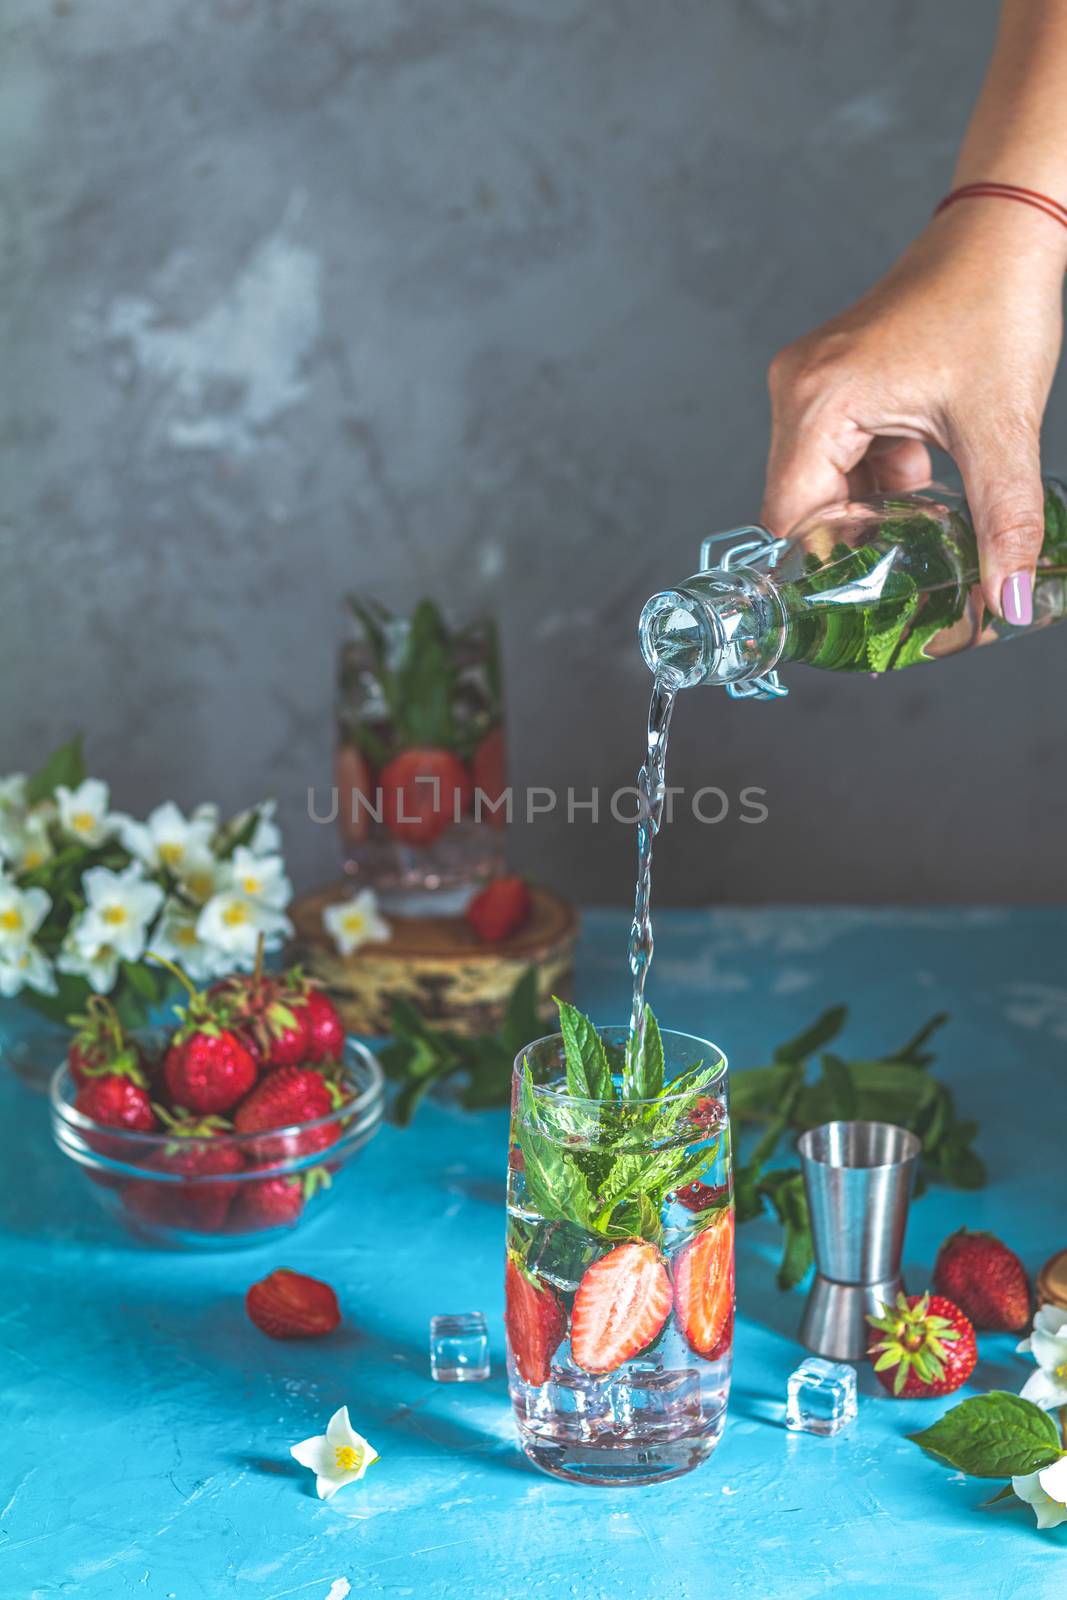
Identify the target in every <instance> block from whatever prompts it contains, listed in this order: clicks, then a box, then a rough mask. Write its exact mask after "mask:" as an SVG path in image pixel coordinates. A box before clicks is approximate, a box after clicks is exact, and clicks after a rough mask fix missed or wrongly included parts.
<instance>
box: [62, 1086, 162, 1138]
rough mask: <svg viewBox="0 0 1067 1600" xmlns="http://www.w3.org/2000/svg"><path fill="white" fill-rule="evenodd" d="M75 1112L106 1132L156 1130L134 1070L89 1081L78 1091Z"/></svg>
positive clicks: (144, 1131) (156, 1122)
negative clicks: (127, 1129)
mask: <svg viewBox="0 0 1067 1600" xmlns="http://www.w3.org/2000/svg"><path fill="white" fill-rule="evenodd" d="M74 1109H75V1111H80V1112H81V1114H82V1116H83V1117H91V1118H92V1120H93V1121H94V1122H100V1123H102V1124H103V1125H104V1127H105V1128H129V1129H131V1130H132V1131H133V1132H134V1133H152V1132H154V1130H155V1129H156V1128H158V1127H159V1122H158V1120H157V1118H156V1114H155V1112H154V1111H153V1110H152V1102H151V1100H150V1099H149V1098H148V1088H147V1086H146V1084H145V1080H144V1078H143V1076H142V1075H141V1073H140V1072H139V1071H138V1070H137V1069H136V1068H134V1069H131V1070H129V1071H127V1072H109V1073H107V1074H105V1076H104V1077H102V1078H91V1079H90V1080H89V1081H88V1082H87V1083H85V1084H84V1085H83V1086H82V1087H81V1088H80V1089H79V1090H78V1093H77V1095H76V1097H75V1100H74ZM94 1148H95V1147H94Z"/></svg>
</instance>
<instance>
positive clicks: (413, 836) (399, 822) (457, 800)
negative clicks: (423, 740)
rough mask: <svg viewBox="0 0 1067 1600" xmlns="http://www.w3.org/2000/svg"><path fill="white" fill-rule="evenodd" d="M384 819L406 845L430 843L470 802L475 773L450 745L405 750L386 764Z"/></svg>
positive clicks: (381, 784) (382, 780)
mask: <svg viewBox="0 0 1067 1600" xmlns="http://www.w3.org/2000/svg"><path fill="white" fill-rule="evenodd" d="M380 788H381V796H382V818H383V820H384V822H385V825H386V827H387V828H388V829H389V832H390V833H391V834H392V835H393V837H394V839H399V840H400V843H401V844H414V845H428V844H432V843H433V841H434V840H435V839H436V838H438V837H439V836H440V835H441V834H442V833H444V831H445V829H446V828H447V827H449V826H450V825H451V824H452V823H453V822H454V821H455V820H456V818H457V817H459V816H462V814H463V812H464V811H466V810H467V809H468V808H469V806H470V802H471V796H472V794H473V786H472V784H471V779H470V774H469V773H468V771H467V769H466V767H465V766H464V765H463V763H462V761H460V759H459V758H458V756H454V755H453V754H452V752H451V751H450V750H439V749H437V748H435V747H423V748H418V749H413V750H405V751H404V752H403V754H402V755H399V756H394V757H393V759H392V761H390V762H389V763H388V764H387V765H386V766H384V767H383V768H382V772H381V778H380Z"/></svg>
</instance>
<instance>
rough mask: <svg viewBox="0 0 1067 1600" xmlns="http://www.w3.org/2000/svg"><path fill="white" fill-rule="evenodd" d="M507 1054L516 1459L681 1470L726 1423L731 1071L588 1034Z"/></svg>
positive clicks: (651, 1024)
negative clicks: (512, 1057)
mask: <svg viewBox="0 0 1067 1600" xmlns="http://www.w3.org/2000/svg"><path fill="white" fill-rule="evenodd" d="M557 1004H558V1005H559V1014H560V1032H559V1033H558V1034H553V1035H551V1036H550V1037H548V1038H545V1039H539V1040H537V1041H536V1042H534V1043H532V1044H530V1045H528V1046H527V1047H526V1048H525V1049H524V1050H522V1051H520V1052H519V1055H518V1056H517V1057H516V1061H515V1068H514V1077H513V1092H512V1116H511V1153H510V1160H509V1179H508V1226H507V1265H506V1291H507V1317H506V1321H507V1333H508V1376H509V1383H510V1388H511V1397H512V1403H513V1406H514V1410H515V1414H516V1418H517V1421H518V1426H519V1433H520V1437H521V1441H522V1445H523V1448H524V1450H525V1451H526V1453H527V1455H528V1456H529V1457H530V1459H531V1460H533V1461H534V1462H535V1463H536V1464H537V1465H538V1466H540V1467H542V1468H543V1469H544V1470H545V1471H547V1472H550V1473H552V1474H553V1475H555V1476H557V1477H563V1478H568V1479H571V1480H576V1481H579V1482H587V1483H605V1484H626V1483H650V1482H656V1481H659V1480H660V1479H664V1478H672V1477H676V1476H678V1475H679V1474H680V1473H683V1472H688V1471H689V1470H691V1469H692V1468H693V1467H695V1466H697V1465H698V1464H699V1462H701V1461H702V1460H704V1459H705V1458H706V1457H707V1456H708V1455H710V1453H711V1451H712V1450H713V1449H714V1448H715V1445H716V1443H717V1442H718V1439H719V1437H720V1435H721V1433H722V1429H723V1425H724V1423H725V1416H726V1401H727V1395H728V1391H729V1383H730V1364H731V1350H732V1340H733V1319H734V1249H733V1236H734V1214H733V1200H732V1189H731V1161H730V1133H729V1117H728V1098H727V1063H726V1058H725V1056H724V1055H723V1053H722V1051H721V1050H720V1049H719V1048H718V1046H716V1045H713V1044H711V1043H709V1042H708V1041H707V1040H704V1039H698V1038H694V1037H692V1036H690V1035H688V1034H680V1033H661V1031H660V1028H659V1026H658V1024H657V1022H656V1019H655V1017H654V1016H653V1014H652V1012H651V1010H647V1009H646V1012H645V1025H644V1028H643V1029H642V1030H641V1033H640V1036H639V1038H637V1039H636V1040H631V1037H630V1033H629V1030H628V1029H626V1028H596V1027H594V1025H593V1024H592V1023H591V1022H590V1020H589V1018H588V1017H586V1016H584V1015H583V1014H582V1013H581V1012H580V1011H578V1010H576V1008H575V1007H573V1006H571V1005H568V1004H566V1003H565V1002H562V1001H560V1002H557Z"/></svg>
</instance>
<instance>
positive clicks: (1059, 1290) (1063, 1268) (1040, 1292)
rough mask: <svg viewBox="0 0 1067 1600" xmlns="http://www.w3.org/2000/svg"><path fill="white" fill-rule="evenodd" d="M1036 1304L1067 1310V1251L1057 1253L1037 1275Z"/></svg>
mask: <svg viewBox="0 0 1067 1600" xmlns="http://www.w3.org/2000/svg"><path fill="white" fill-rule="evenodd" d="M1037 1303H1038V1305H1039V1306H1060V1307H1061V1308H1062V1309H1063V1310H1067V1250H1059V1251H1057V1253H1056V1254H1055V1255H1054V1256H1052V1257H1050V1259H1049V1260H1048V1261H1046V1262H1045V1265H1044V1266H1043V1267H1042V1268H1041V1271H1040V1272H1039V1273H1038V1275H1037Z"/></svg>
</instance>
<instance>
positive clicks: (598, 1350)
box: [571, 1239, 671, 1374]
mask: <svg viewBox="0 0 1067 1600" xmlns="http://www.w3.org/2000/svg"><path fill="white" fill-rule="evenodd" d="M670 1309H671V1280H670V1278H669V1277H668V1274H667V1267H666V1264H665V1263H664V1260H663V1257H662V1256H661V1255H660V1253H659V1251H658V1250H657V1249H656V1247H655V1245H652V1244H648V1243H647V1242H645V1241H644V1240H642V1239H628V1240H627V1241H626V1243H625V1244H620V1245H616V1246H615V1249H614V1250H609V1251H608V1254H607V1255H606V1256H601V1257H600V1259H599V1261H594V1262H593V1264H592V1266H591V1267H588V1268H587V1269H586V1272H585V1276H584V1277H583V1278H582V1281H581V1283H580V1284H579V1285H578V1289H577V1292H576V1294H575V1296H574V1306H573V1308H572V1310H571V1354H572V1356H573V1357H574V1360H575V1362H576V1364H577V1365H578V1366H579V1367H581V1368H582V1370H583V1371H584V1372H589V1373H594V1374H599V1373H605V1372H614V1371H615V1369H616V1367H621V1366H622V1364H623V1362H624V1361H629V1360H630V1358H631V1357H632V1356H636V1355H637V1354H638V1353H639V1352H640V1351H642V1350H643V1349H644V1348H645V1346H646V1345H649V1344H651V1343H652V1341H653V1339H655V1338H656V1336H657V1335H658V1334H659V1332H660V1329H661V1328H662V1327H663V1324H664V1323H665V1322H666V1320H667V1317H668V1316H669V1314H670Z"/></svg>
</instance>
